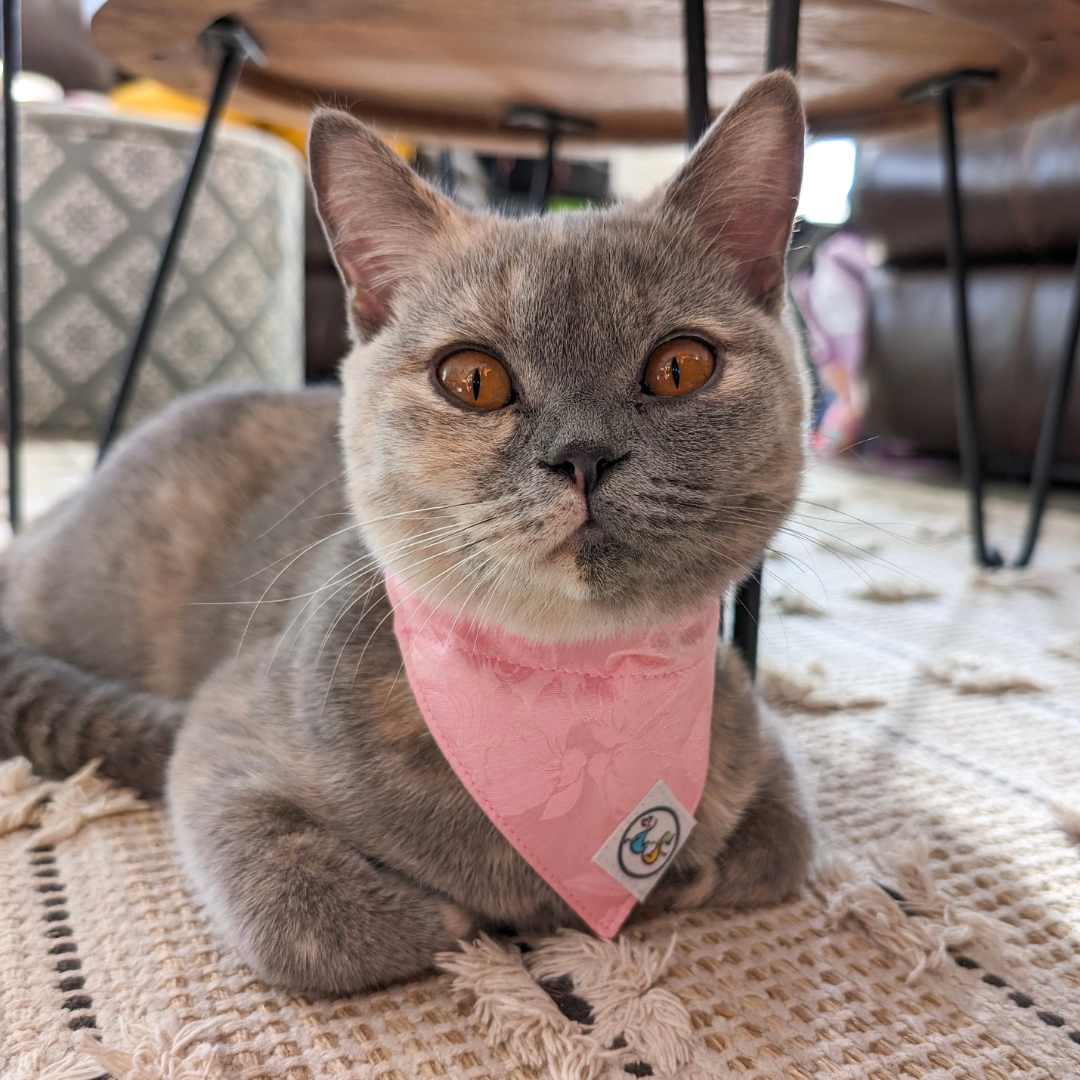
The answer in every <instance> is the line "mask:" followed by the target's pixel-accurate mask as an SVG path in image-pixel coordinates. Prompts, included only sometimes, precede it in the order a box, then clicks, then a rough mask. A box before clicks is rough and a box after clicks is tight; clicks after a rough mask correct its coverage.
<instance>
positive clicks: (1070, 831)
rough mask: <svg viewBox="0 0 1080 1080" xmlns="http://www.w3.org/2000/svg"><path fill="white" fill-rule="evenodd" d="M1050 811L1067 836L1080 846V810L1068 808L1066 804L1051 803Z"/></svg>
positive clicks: (1072, 807)
mask: <svg viewBox="0 0 1080 1080" xmlns="http://www.w3.org/2000/svg"><path fill="white" fill-rule="evenodd" d="M1050 809H1051V810H1052V811H1053V812H1054V816H1055V817H1056V818H1057V819H1058V825H1060V826H1061V828H1062V830H1063V831H1064V833H1065V835H1066V836H1068V838H1069V839H1070V840H1071V841H1072V842H1073V843H1074V844H1080V810H1077V809H1076V807H1075V806H1067V805H1066V804H1065V803H1060V802H1051V803H1050Z"/></svg>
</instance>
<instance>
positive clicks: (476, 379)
mask: <svg viewBox="0 0 1080 1080" xmlns="http://www.w3.org/2000/svg"><path fill="white" fill-rule="evenodd" d="M676 385H678V384H677V383H676ZM472 396H473V401H479V400H480V369H479V368H477V369H476V370H475V371H474V372H473V373H472Z"/></svg>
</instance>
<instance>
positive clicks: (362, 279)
mask: <svg viewBox="0 0 1080 1080" xmlns="http://www.w3.org/2000/svg"><path fill="white" fill-rule="evenodd" d="M337 260H338V265H339V266H340V267H341V273H342V276H343V277H344V278H345V281H346V282H347V283H348V286H349V303H350V304H351V305H352V307H353V310H354V311H355V312H356V317H357V319H358V320H359V322H360V325H361V327H363V328H364V329H366V330H368V331H371V330H375V329H378V328H381V327H383V326H385V325H386V323H387V322H388V321H389V320H390V312H391V309H390V301H391V298H392V296H393V282H392V279H391V276H390V274H389V273H388V269H387V268H386V267H385V266H383V265H382V264H381V262H380V261H379V260H378V259H376V258H371V257H369V258H368V259H366V260H365V259H363V258H362V257H361V258H360V259H354V258H351V257H350V256H349V255H348V254H347V252H346V251H345V250H343V249H339V250H338V252H337Z"/></svg>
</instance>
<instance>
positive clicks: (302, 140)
mask: <svg viewBox="0 0 1080 1080" xmlns="http://www.w3.org/2000/svg"><path fill="white" fill-rule="evenodd" d="M109 98H110V100H111V101H112V103H113V106H114V107H115V108H116V110H117V111H118V112H122V113H131V114H134V115H138V116H155V117H157V118H158V119H166V120H167V119H173V120H201V119H202V118H203V116H204V115H205V114H206V102H205V101H203V100H202V99H201V98H197V97H191V96H190V95H189V94H182V93H180V91H179V90H173V89H172V88H171V87H169V86H166V85H165V84H164V83H159V82H157V81H156V80H155V79H132V80H131V81H130V82H126V83H122V84H121V85H120V86H118V87H116V88H115V89H114V90H112V91H110V93H109ZM223 119H225V120H227V121H228V122H229V123H231V124H242V125H243V126H244V127H253V128H258V129H259V130H260V131H269V132H270V133H271V134H273V135H277V136H278V138H280V139H284V140H285V141H286V142H288V143H292V145H293V146H295V147H296V149H297V150H299V151H300V153H301V154H306V153H307V131H306V130H305V129H304V128H297V127H286V126H283V125H280V124H265V123H263V122H262V121H260V120H255V119H254V118H252V117H250V116H248V115H247V114H246V113H244V112H241V111H240V110H238V109H226V110H225V112H224V114H223ZM388 142H389V143H390V146H391V147H392V148H393V150H394V152H395V153H396V154H397V155H398V156H399V157H402V158H404V159H405V160H406V161H408V160H411V158H412V156H413V153H414V151H415V149H416V147H415V146H414V145H413V144H412V143H407V142H405V141H403V140H401V139H389V140H388Z"/></svg>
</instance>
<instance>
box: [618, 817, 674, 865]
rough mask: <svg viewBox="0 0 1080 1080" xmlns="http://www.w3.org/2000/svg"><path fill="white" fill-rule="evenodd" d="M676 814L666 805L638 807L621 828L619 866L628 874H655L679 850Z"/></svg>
mask: <svg viewBox="0 0 1080 1080" xmlns="http://www.w3.org/2000/svg"><path fill="white" fill-rule="evenodd" d="M680 831H681V830H680V825H679V815H678V814H676V812H675V811H674V810H673V809H671V807H668V806H652V807H650V808H649V809H648V810H644V811H642V812H641V813H640V814H638V815H637V816H636V817H635V818H634V819H633V821H631V822H630V824H629V825H627V827H626V828H625V829H624V830H623V834H622V839H621V840H620V841H619V869H620V870H622V872H623V873H624V874H628V875H629V876H630V877H632V878H648V877H652V876H653V875H655V874H659V873H660V871H661V870H663V869H664V867H665V866H666V865H667V864H668V860H669V859H670V858H671V857H672V855H674V854H675V852H676V851H678V850H679V833H680Z"/></svg>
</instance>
